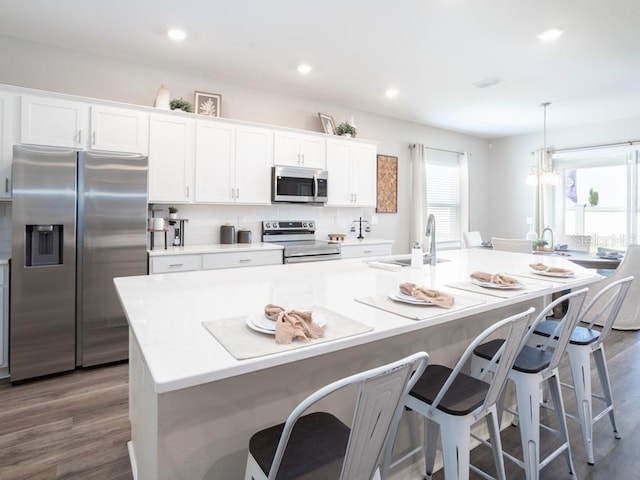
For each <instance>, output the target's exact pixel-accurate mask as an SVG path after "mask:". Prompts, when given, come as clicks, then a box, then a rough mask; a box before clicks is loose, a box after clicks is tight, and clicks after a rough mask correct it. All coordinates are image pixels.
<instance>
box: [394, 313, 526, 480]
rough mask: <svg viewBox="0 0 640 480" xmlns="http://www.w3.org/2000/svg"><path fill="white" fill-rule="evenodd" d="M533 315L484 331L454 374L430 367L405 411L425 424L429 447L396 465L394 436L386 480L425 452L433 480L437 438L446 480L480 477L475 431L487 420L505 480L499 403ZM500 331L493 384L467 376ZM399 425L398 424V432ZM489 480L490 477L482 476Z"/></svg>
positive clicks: (518, 316)
mask: <svg viewBox="0 0 640 480" xmlns="http://www.w3.org/2000/svg"><path fill="white" fill-rule="evenodd" d="M533 311H534V309H533V308H529V309H528V310H526V311H524V312H522V313H518V314H516V315H513V316H511V317H508V318H506V319H504V320H501V321H499V322H497V323H495V324H493V325H491V326H490V327H489V328H487V329H486V330H484V331H483V332H482V333H481V334H480V335H478V337H476V339H475V340H474V341H473V342H472V343H471V344H470V345H469V346H468V347H467V349H466V350H465V351H464V353H463V354H462V356H461V357H460V359H459V360H458V362H457V363H456V365H455V367H454V368H449V367H447V366H444V365H429V366H427V368H426V370H425V372H424V373H423V374H422V375H421V376H420V378H419V379H418V381H417V382H416V384H415V386H414V387H413V388H412V389H411V391H410V392H409V395H408V396H407V397H406V406H407V407H408V408H409V409H411V410H413V411H414V412H416V413H417V414H419V415H421V416H422V417H423V418H424V429H425V438H424V443H423V444H422V445H420V446H419V447H417V448H415V449H413V450H412V451H411V452H409V453H407V454H406V455H403V456H402V457H401V458H398V459H394V460H393V462H392V461H391V457H392V451H393V443H394V440H395V438H396V433H397V432H393V433H392V434H391V436H390V439H391V440H390V441H389V443H388V444H387V450H386V452H385V459H384V462H383V478H386V477H387V474H388V471H389V469H390V468H393V467H395V466H397V465H398V464H399V463H401V462H403V461H404V460H406V459H407V458H409V457H411V456H413V455H414V454H416V453H417V452H418V451H420V450H422V449H423V450H424V455H425V464H426V465H425V467H426V471H425V473H426V478H427V479H431V478H432V475H433V469H434V464H435V457H436V448H437V442H438V435H440V437H441V440H442V456H443V460H444V476H445V478H446V479H447V480H462V479H468V478H469V471H470V470H473V471H476V472H480V470H479V469H478V468H476V467H475V466H473V465H471V464H470V460H469V459H470V448H471V427H472V426H473V425H474V424H475V423H476V422H478V421H479V420H482V419H485V420H486V423H487V428H488V430H489V438H490V443H491V448H492V452H493V459H494V462H495V468H496V471H497V478H498V479H500V480H504V479H505V478H506V475H505V470H504V460H503V457H502V443H501V440H500V428H499V424H498V412H497V409H496V401H497V399H498V398H499V397H500V396H501V393H502V390H503V389H504V386H505V383H506V381H507V375H508V373H509V370H510V369H511V365H512V364H513V361H514V359H515V358H516V355H517V353H518V351H519V349H520V347H521V346H522V342H523V339H524V336H525V334H526V333H527V331H528V328H529V326H530V324H531V319H532V313H533ZM499 331H506V341H505V342H504V343H503V345H502V346H501V348H499V349H498V350H497V351H496V352H495V353H494V355H493V357H492V358H491V360H490V362H491V363H492V364H493V365H494V366H495V369H494V370H493V371H494V372H495V375H494V376H493V378H492V380H491V381H490V382H486V381H484V379H482V378H474V377H472V376H470V375H467V374H465V373H463V372H462V368H463V367H465V366H466V364H467V363H468V361H469V357H470V356H471V354H472V353H473V351H474V349H475V348H476V347H477V346H478V345H480V344H481V343H482V342H484V341H486V339H487V338H488V337H489V336H490V335H493V334H494V333H496V332H499ZM397 428H398V424H395V429H396V430H397ZM482 474H483V476H485V477H486V478H492V477H490V476H488V474H487V473H486V472H482Z"/></svg>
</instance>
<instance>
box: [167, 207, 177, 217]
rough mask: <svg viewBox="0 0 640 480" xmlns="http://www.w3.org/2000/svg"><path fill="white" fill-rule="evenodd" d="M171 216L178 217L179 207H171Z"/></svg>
mask: <svg viewBox="0 0 640 480" xmlns="http://www.w3.org/2000/svg"><path fill="white" fill-rule="evenodd" d="M169 218H178V209H177V208H176V207H174V206H171V207H169Z"/></svg>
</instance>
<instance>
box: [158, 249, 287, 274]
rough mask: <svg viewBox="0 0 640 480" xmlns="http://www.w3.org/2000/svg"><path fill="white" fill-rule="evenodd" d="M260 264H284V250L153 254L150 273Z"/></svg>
mask: <svg viewBox="0 0 640 480" xmlns="http://www.w3.org/2000/svg"><path fill="white" fill-rule="evenodd" d="M258 265H282V250H279V249H276V250H243V251H239V252H216V253H197V254H183V255H159V256H153V257H149V274H150V275H153V274H156V273H171V272H193V271H196V270H215V269H218V268H237V267H256V266H258Z"/></svg>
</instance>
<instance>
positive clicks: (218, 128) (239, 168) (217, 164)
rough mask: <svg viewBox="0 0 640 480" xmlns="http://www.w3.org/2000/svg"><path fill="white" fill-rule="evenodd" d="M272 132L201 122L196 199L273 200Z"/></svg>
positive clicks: (211, 200) (251, 201)
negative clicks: (271, 181)
mask: <svg viewBox="0 0 640 480" xmlns="http://www.w3.org/2000/svg"><path fill="white" fill-rule="evenodd" d="M272 165H273V131H272V130H271V129H267V128H258V127H247V126H235V125H229V124H225V123H222V122H219V123H218V122H216V121H215V120H212V121H205V120H201V121H198V124H197V128H196V202H203V203H245V204H252V205H256V204H258V205H266V204H270V203H271V183H270V179H271V166H272Z"/></svg>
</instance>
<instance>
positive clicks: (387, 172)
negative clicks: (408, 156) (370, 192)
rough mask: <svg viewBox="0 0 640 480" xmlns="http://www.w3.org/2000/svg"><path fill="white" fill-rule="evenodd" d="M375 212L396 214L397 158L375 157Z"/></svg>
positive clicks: (387, 156)
mask: <svg viewBox="0 0 640 480" xmlns="http://www.w3.org/2000/svg"><path fill="white" fill-rule="evenodd" d="M376 212H377V213H397V212H398V157H392V156H390V155H378V157H377V191H376Z"/></svg>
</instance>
